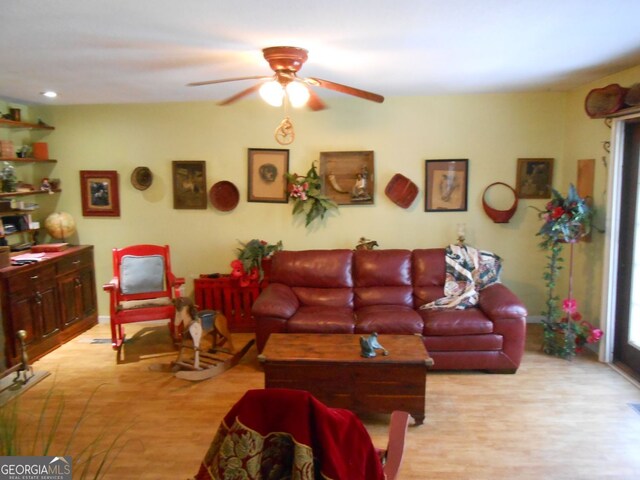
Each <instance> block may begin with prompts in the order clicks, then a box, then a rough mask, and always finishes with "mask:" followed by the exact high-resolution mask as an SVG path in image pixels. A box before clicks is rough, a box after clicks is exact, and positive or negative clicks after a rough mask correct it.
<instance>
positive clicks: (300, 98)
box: [285, 81, 311, 108]
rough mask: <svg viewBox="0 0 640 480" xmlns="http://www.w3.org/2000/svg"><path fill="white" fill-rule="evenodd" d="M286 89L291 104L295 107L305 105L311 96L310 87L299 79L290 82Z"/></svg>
mask: <svg viewBox="0 0 640 480" xmlns="http://www.w3.org/2000/svg"><path fill="white" fill-rule="evenodd" d="M285 90H286V92H287V97H288V98H289V102H290V103H291V106H293V107H295V108H299V107H303V106H305V105H306V104H307V102H308V101H309V97H310V96H311V94H310V93H309V89H308V88H307V87H306V86H305V85H304V84H303V83H302V82H298V81H293V82H291V83H289V84H288V85H287V86H286V88H285Z"/></svg>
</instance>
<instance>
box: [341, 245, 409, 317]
mask: <svg viewBox="0 0 640 480" xmlns="http://www.w3.org/2000/svg"><path fill="white" fill-rule="evenodd" d="M353 283H354V287H355V288H354V294H355V295H354V304H355V307H356V308H361V307H365V306H367V305H405V306H409V307H410V306H412V305H413V301H412V291H413V290H412V288H411V251H409V250H356V251H355V252H353Z"/></svg>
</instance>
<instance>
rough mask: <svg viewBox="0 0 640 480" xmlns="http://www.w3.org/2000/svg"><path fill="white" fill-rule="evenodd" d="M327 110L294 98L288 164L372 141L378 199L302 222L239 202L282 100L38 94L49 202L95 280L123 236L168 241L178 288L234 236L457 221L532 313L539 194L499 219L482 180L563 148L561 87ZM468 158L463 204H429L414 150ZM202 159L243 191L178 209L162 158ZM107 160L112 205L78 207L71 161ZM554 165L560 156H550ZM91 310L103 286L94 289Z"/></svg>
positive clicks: (101, 163)
mask: <svg viewBox="0 0 640 480" xmlns="http://www.w3.org/2000/svg"><path fill="white" fill-rule="evenodd" d="M327 103H328V104H329V105H330V107H331V108H330V109H329V110H327V111H323V112H315V113H313V112H308V111H295V112H293V113H292V120H293V122H294V125H295V127H296V133H297V137H296V140H295V142H294V143H293V144H292V145H291V146H290V150H291V163H290V171H291V172H298V173H304V172H306V170H307V169H308V168H309V166H310V164H311V162H312V161H314V160H317V159H318V156H319V152H321V151H341V150H374V151H375V181H376V192H375V197H376V198H375V205H371V206H349V207H341V208H340V210H339V214H338V215H335V216H333V217H331V218H329V219H327V220H325V221H324V222H323V223H322V224H320V225H316V226H313V227H312V228H310V229H305V227H304V225H303V224H302V223H301V222H300V221H299V220H296V219H294V218H293V217H292V215H291V208H292V205H291V204H268V203H248V202H247V201H246V197H247V180H246V178H247V148H250V147H254V148H256V147H257V148H278V147H279V145H278V144H277V143H276V142H275V140H274V139H273V136H272V135H273V131H274V129H275V127H276V126H277V125H278V123H279V121H280V120H281V118H282V116H283V113H282V111H281V110H279V109H274V108H270V107H267V106H265V105H264V104H263V103H261V102H259V101H257V100H254V101H252V100H248V101H243V102H240V103H238V104H236V105H234V106H231V107H219V106H217V105H215V104H214V103H209V102H200V103H167V104H153V105H118V106H114V105H99V106H64V107H48V108H46V109H43V111H42V113H41V115H42V116H43V117H44V118H46V120H47V121H48V122H50V123H51V124H53V125H55V126H56V130H55V132H53V133H51V134H49V135H48V137H47V141H48V142H49V148H50V152H51V155H52V156H54V157H55V158H58V159H59V163H58V164H57V165H56V167H55V175H53V174H52V176H58V177H60V178H61V179H62V188H63V190H64V191H63V194H62V195H61V196H60V197H59V198H58V200H57V205H55V206H54V208H56V209H59V210H64V211H68V212H69V213H71V214H72V215H73V216H74V217H75V219H76V221H77V224H78V234H77V237H76V238H74V239H72V241H73V242H79V243H83V244H93V245H95V248H96V264H97V274H96V276H97V278H96V280H97V282H98V285H101V284H102V283H104V282H105V281H107V280H108V279H109V278H110V276H111V266H110V249H111V248H112V247H116V246H124V245H127V244H132V243H144V242H153V243H168V244H170V245H171V246H172V256H173V264H174V270H175V271H176V272H177V273H178V274H179V275H183V276H185V277H187V279H188V281H187V292H189V291H191V289H192V285H193V284H192V281H191V279H193V278H194V277H197V276H198V275H199V274H200V273H212V272H224V273H226V272H228V271H229V267H228V265H229V262H230V261H231V260H232V259H233V258H234V250H235V248H236V247H238V240H241V241H247V240H250V239H252V238H262V239H265V240H267V241H269V242H275V241H277V240H282V241H283V242H284V245H285V248H288V249H304V248H351V247H353V246H354V245H355V244H356V242H357V240H358V238H359V237H361V236H365V237H367V238H371V239H375V240H377V241H378V243H379V244H380V246H381V248H417V247H442V246H445V245H447V244H448V243H450V242H453V241H455V238H456V230H457V228H456V226H457V224H458V223H465V224H466V231H467V239H468V243H470V244H471V245H474V246H477V247H478V248H483V249H487V250H491V251H494V252H496V253H497V254H499V255H500V256H502V257H503V258H504V260H505V262H504V275H503V280H504V282H505V283H506V284H508V285H509V286H511V287H512V288H513V289H514V290H515V291H516V293H517V294H518V295H520V296H521V297H522V299H523V300H524V301H525V303H526V304H527V306H528V307H529V309H530V311H531V314H533V315H537V314H539V313H540V310H541V309H542V307H543V303H542V302H543V286H542V282H541V280H540V277H541V275H542V265H543V258H544V255H543V253H542V252H540V251H539V250H538V249H537V243H538V239H537V238H536V237H535V232H536V231H537V229H538V228H539V221H538V219H537V215H536V211H535V210H533V209H531V208H528V207H529V206H536V207H542V206H543V204H544V201H543V200H524V201H521V203H520V207H519V209H518V211H517V213H516V215H515V216H514V217H513V219H512V220H511V223H508V224H495V223H493V222H492V221H491V220H490V219H489V218H488V217H487V216H486V215H485V213H484V212H483V210H482V206H481V197H482V193H483V191H484V188H485V187H486V186H487V185H489V184H490V183H492V182H495V181H503V182H506V183H509V184H511V185H514V184H515V175H516V159H517V158H518V157H553V158H555V159H556V162H558V164H562V162H563V161H564V158H563V142H564V137H563V132H564V129H565V125H564V120H563V119H564V111H565V95H564V94H555V93H543V94H504V95H460V96H438V97H418V98H416V97H398V98H391V99H388V100H387V101H386V102H385V103H384V104H382V105H378V104H373V103H369V102H365V101H362V100H358V99H351V98H329V99H327ZM444 158H468V159H469V173H470V182H469V208H468V211H467V212H456V213H425V212H424V207H423V202H424V196H423V189H424V180H423V177H424V160H425V159H444ZM172 160H205V161H206V166H207V184H208V185H212V184H213V183H215V182H217V181H220V180H230V181H232V182H233V183H235V184H236V185H237V187H238V188H239V190H240V193H241V202H240V204H239V205H238V207H237V208H236V209H235V210H233V211H232V212H228V213H223V212H219V211H217V210H215V209H213V207H211V206H209V207H208V208H207V210H174V209H173V208H172V205H173V203H172V189H171V161H172ZM139 165H144V166H148V167H149V168H150V169H151V170H152V171H153V173H154V182H153V185H152V186H151V187H150V188H149V189H148V190H146V191H142V192H141V191H138V190H136V189H134V188H133V186H132V185H131V183H130V181H129V176H130V174H131V171H132V170H133V169H134V168H135V167H136V166H139ZM85 169H96V170H102V169H104V170H117V171H118V172H119V174H120V201H121V210H122V213H121V216H120V218H97V217H83V216H82V210H81V204H80V191H79V182H78V172H79V171H80V170H85ZM559 171H562V169H559ZM396 172H400V173H402V174H404V175H406V176H408V177H409V178H411V179H412V180H413V181H414V182H415V183H417V184H418V186H419V187H420V195H419V197H418V199H417V200H416V201H415V203H414V205H412V206H411V207H410V208H409V209H407V210H404V209H401V208H400V207H398V206H396V205H395V204H393V203H392V202H391V201H390V200H389V199H387V198H386V196H385V195H384V187H385V185H386V183H387V182H388V181H389V179H390V178H391V177H392V176H393V174H395V173H396ZM98 297H99V303H100V314H101V315H105V314H106V313H107V302H106V294H105V293H103V292H102V291H101V290H100V291H99V294H98Z"/></svg>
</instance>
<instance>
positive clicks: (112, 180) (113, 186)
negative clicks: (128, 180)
mask: <svg viewBox="0 0 640 480" xmlns="http://www.w3.org/2000/svg"><path fill="white" fill-rule="evenodd" d="M80 193H81V195H82V215H83V216H84V217H119V216H120V194H119V192H118V172H117V171H115V170H80Z"/></svg>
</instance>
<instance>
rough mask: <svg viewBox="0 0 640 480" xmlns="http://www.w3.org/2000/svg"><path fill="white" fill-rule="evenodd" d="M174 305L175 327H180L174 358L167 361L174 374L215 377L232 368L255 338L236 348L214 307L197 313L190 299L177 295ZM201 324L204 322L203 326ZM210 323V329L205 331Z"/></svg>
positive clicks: (189, 378)
mask: <svg viewBox="0 0 640 480" xmlns="http://www.w3.org/2000/svg"><path fill="white" fill-rule="evenodd" d="M175 305H176V319H175V325H176V329H178V330H180V329H182V341H181V343H180V351H179V352H178V358H177V360H176V361H175V362H172V364H171V370H172V371H173V372H175V376H176V377H178V378H182V379H184V380H191V381H200V380H206V379H208V378H212V377H215V376H216V375H219V374H221V373H222V372H225V371H227V370H229V369H230V368H232V367H234V366H235V365H237V364H238V363H239V362H240V359H241V358H242V357H243V356H244V355H245V354H246V353H247V351H248V350H249V348H251V346H252V345H253V344H254V342H255V340H250V341H249V342H248V343H247V344H246V345H245V346H244V347H242V349H240V350H239V351H236V350H235V348H234V346H233V341H232V339H231V333H230V332H229V328H228V325H227V319H226V317H225V316H224V315H223V314H222V313H220V312H217V311H215V310H203V311H202V312H198V309H197V307H196V305H194V303H193V301H192V300H191V299H190V298H186V297H179V298H177V299H176V300H175ZM203 324H205V325H204V326H203ZM209 325H210V328H211V329H210V330H207V328H209Z"/></svg>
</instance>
